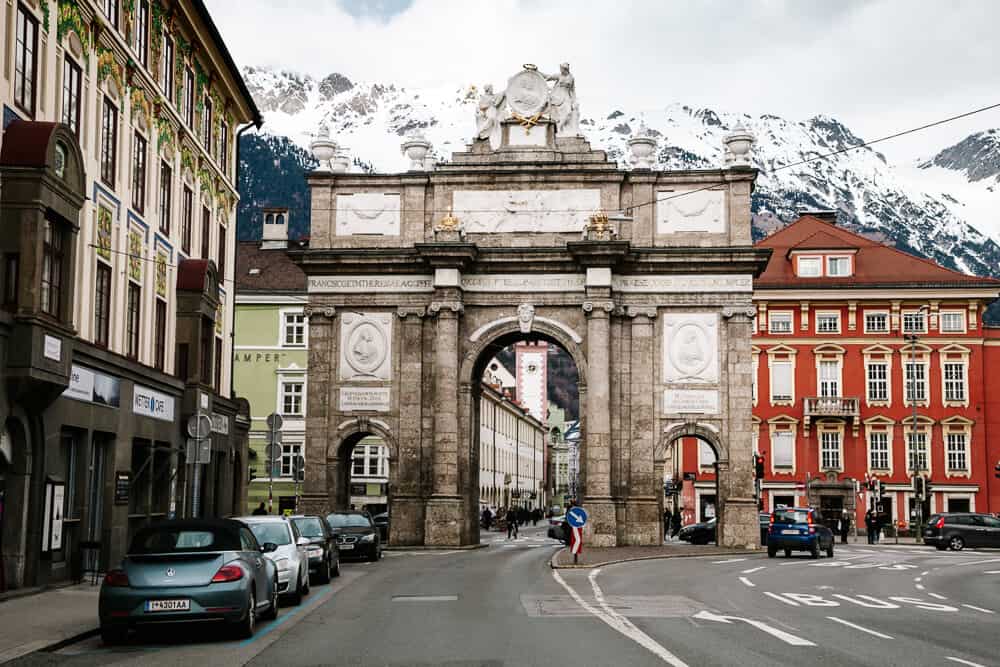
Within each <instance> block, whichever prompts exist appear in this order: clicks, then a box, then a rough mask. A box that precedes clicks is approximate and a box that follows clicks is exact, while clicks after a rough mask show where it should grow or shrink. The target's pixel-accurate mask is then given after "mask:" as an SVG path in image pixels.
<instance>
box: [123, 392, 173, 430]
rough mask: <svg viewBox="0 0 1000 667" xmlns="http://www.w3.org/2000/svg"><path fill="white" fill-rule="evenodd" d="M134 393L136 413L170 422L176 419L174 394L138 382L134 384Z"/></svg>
mask: <svg viewBox="0 0 1000 667" xmlns="http://www.w3.org/2000/svg"><path fill="white" fill-rule="evenodd" d="M132 394H133V396H132V412H134V413H135V414H137V415H143V416H145V417H152V418H153V419H160V420H162V421H168V422H172V421H173V420H174V399H173V397H172V396H167V395H166V394H163V393H160V392H158V391H156V390H155V389H150V388H149V387H143V386H142V385H138V384H137V385H135V386H134V389H133V390H132Z"/></svg>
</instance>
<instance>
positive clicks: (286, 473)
mask: <svg viewBox="0 0 1000 667" xmlns="http://www.w3.org/2000/svg"><path fill="white" fill-rule="evenodd" d="M298 456H302V444H301V443H289V444H283V445H281V464H280V466H281V467H280V469H279V470H278V471H277V472H278V476H279V477H291V476H292V468H293V467H294V461H295V458H296V457H298Z"/></svg>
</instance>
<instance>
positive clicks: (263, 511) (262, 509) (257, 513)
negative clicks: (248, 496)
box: [251, 500, 267, 516]
mask: <svg viewBox="0 0 1000 667" xmlns="http://www.w3.org/2000/svg"><path fill="white" fill-rule="evenodd" d="M251 514H253V515H254V516H263V515H264V514H267V508H266V507H264V501H263V500H262V501H260V505H257V509H255V510H254V511H253V512H251Z"/></svg>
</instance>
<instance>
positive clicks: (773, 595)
mask: <svg viewBox="0 0 1000 667" xmlns="http://www.w3.org/2000/svg"><path fill="white" fill-rule="evenodd" d="M764 595H768V596H770V597H772V598H774V599H775V600H780V601H781V602H784V603H785V604H790V605H792V606H793V607H798V606H799V603H798V602H795V601H794V600H788V599H786V598H785V597H784V596H782V595H778V594H777V593H771V592H770V591H764Z"/></svg>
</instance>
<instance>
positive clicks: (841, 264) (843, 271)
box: [826, 257, 851, 278]
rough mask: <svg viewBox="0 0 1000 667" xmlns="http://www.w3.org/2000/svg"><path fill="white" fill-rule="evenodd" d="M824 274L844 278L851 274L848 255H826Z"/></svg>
mask: <svg viewBox="0 0 1000 667" xmlns="http://www.w3.org/2000/svg"><path fill="white" fill-rule="evenodd" d="M826 275H828V276H830V277H831V278H846V277H847V276H850V275H851V258H850V257H827V258H826Z"/></svg>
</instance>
